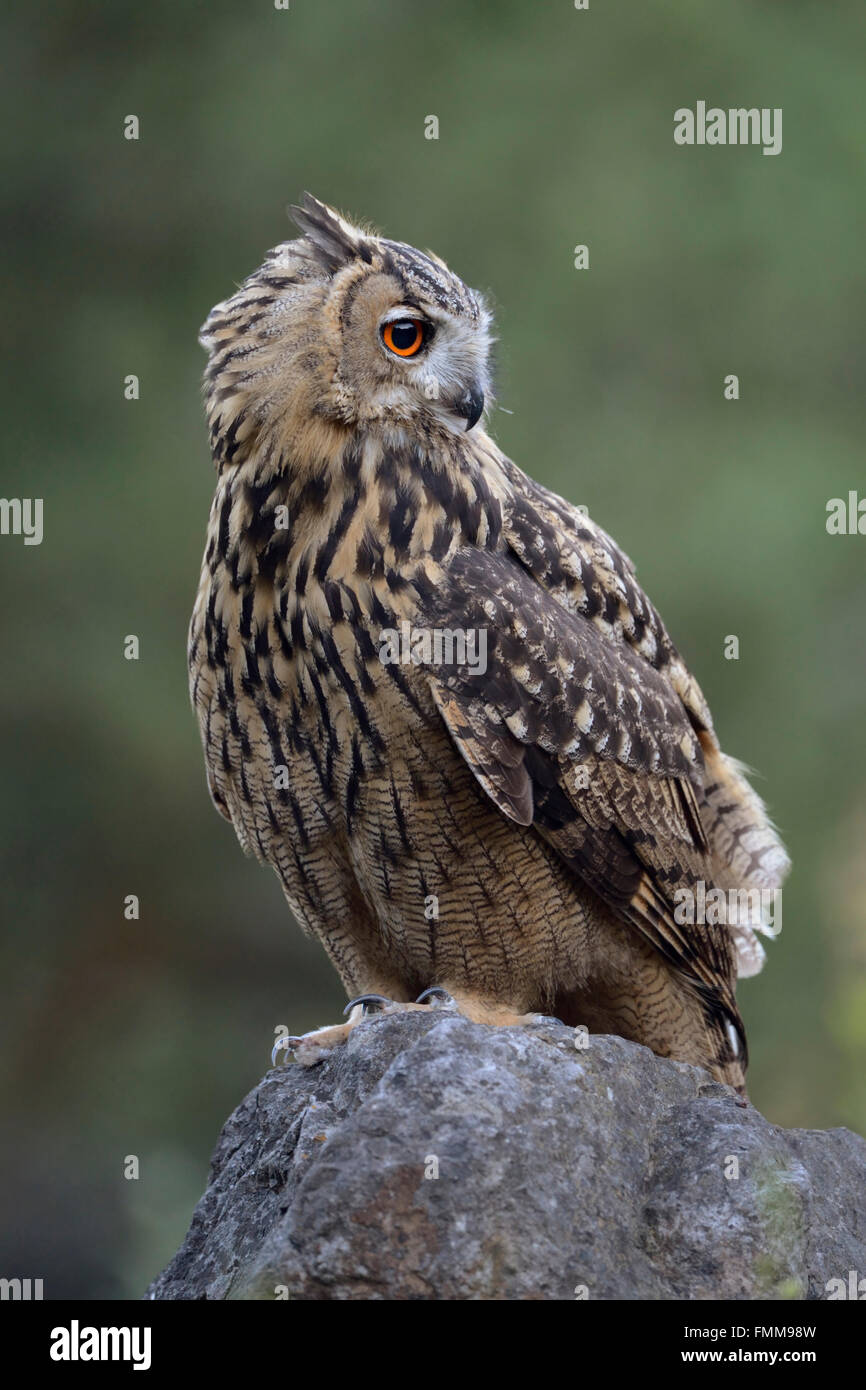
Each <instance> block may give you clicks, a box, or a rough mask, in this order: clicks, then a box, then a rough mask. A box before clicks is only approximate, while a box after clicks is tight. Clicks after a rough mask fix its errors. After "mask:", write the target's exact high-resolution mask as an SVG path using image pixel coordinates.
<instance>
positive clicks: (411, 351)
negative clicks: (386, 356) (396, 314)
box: [382, 319, 427, 357]
mask: <svg viewBox="0 0 866 1390" xmlns="http://www.w3.org/2000/svg"><path fill="white" fill-rule="evenodd" d="M426 337H427V325H426V323H425V322H424V320H423V319H393V320H392V322H391V323H386V324H385V325H384V327H383V328H382V342H383V343H384V344H385V346H386V348H388V350H389V352H395V353H396V354H397V356H398V357H414V356H415V354H416V352H419V351H420V349H421V347H422V346H423V344H424V340H425V338H426Z"/></svg>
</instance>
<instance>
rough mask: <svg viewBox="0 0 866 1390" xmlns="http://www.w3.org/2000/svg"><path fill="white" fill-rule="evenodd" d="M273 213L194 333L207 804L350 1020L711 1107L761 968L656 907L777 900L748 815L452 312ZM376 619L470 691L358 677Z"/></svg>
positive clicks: (483, 340) (732, 931) (771, 857)
mask: <svg viewBox="0 0 866 1390" xmlns="http://www.w3.org/2000/svg"><path fill="white" fill-rule="evenodd" d="M294 216H295V220H296V222H297V224H298V226H299V228H300V230H301V232H302V233H303V237H302V238H301V239H299V240H296V241H292V242H287V243H285V244H283V245H281V246H278V247H277V248H276V249H275V250H274V251H272V252H270V254H269V255H268V257H267V259H266V261H265V263H264V265H263V266H262V267H261V269H260V270H258V271H256V272H255V273H254V274H253V275H251V276H250V277H249V279H248V280H247V281H245V283H244V284H243V285H242V286H241V287H240V289H239V290H238V291H237V293H236V294H234V295H233V296H232V297H231V298H230V299H228V300H226V301H225V302H224V303H222V304H220V305H218V306H217V307H216V308H215V309H214V310H213V312H212V313H211V315H210V317H209V318H208V320H207V322H206V324H205V326H204V328H203V330H202V342H203V344H204V346H205V347H206V348H207V350H208V352H209V355H210V356H209V363H208V367H207V372H206V378H205V380H206V394H207V409H208V417H209V422H210V431H211V444H212V450H213V457H214V462H215V464H216V468H217V473H218V478H217V490H216V495H215V498H214V502H213V507H212V509H211V516H210V524H209V529H208V541H207V549H206V552H205V558H204V565H203V570H202V578H201V585H200V588H199V593H198V598H197V601H196V605H195V610H194V613H193V618H192V625H191V632H190V651H189V655H190V673H191V689H192V696H193V702H194V705H195V708H196V711H197V713H198V717H199V721H200V724H201V729H202V736H203V740H204V747H205V757H206V762H207V768H208V779H209V784H210V788H211V792H212V795H213V798H214V800H215V802H216V804H217V806H218V807H219V809H220V810H221V811H222V813H223V814H224V815H225V816H226V817H227V818H228V819H230V820H231V821H232V824H233V825H234V827H235V830H236V832H237V835H238V837H239V839H240V841H241V844H242V845H243V846H244V848H245V849H247V850H250V851H252V852H253V853H255V854H256V855H257V856H258V857H259V858H260V859H262V860H263V861H265V862H267V863H269V864H271V865H272V867H273V868H274V869H275V870H276V872H277V874H278V876H279V878H280V880H281V882H282V884H283V887H284V890H285V893H286V897H287V898H288V901H289V903H290V905H291V907H292V910H293V912H294V914H295V916H296V917H297V919H298V921H299V922H300V924H301V925H302V926H303V927H304V928H305V930H307V931H309V932H312V933H314V934H315V935H316V936H317V937H318V938H319V939H320V940H321V942H322V944H323V945H324V947H325V949H326V950H327V952H328V954H329V956H330V957H331V959H332V960H333V962H334V964H335V966H336V968H337V970H338V971H339V973H340V976H341V978H342V980H343V983H344V984H345V986H346V989H347V990H348V991H349V993H350V994H353V995H359V994H367V993H376V994H381V995H383V996H386V997H387V998H389V999H391V1000H394V1001H398V1002H402V1003H409V1002H410V1001H412V1000H414V999H416V997H417V996H418V995H419V994H420V993H421V992H422V991H424V990H426V989H428V988H430V987H432V986H441V987H443V988H444V989H445V990H447V991H448V992H449V993H450V994H451V995H452V996H453V998H454V999H455V1000H456V1002H457V1004H458V1006H459V1007H461V1008H462V1009H463V1010H464V1011H465V1012H467V1013H469V1014H470V1016H472V1017H475V1018H478V1019H481V1020H487V1021H491V1022H508V1021H513V1020H514V1019H515V1018H517V1017H521V1018H522V1017H523V1016H524V1015H527V1014H532V1013H533V1012H535V1011H542V1012H544V1013H554V1014H557V1015H558V1016H559V1017H561V1018H563V1019H565V1021H566V1022H569V1023H573V1024H578V1023H583V1024H586V1025H587V1026H588V1027H589V1028H590V1029H591V1030H594V1031H601V1030H604V1031H614V1032H618V1033H621V1034H622V1035H623V1036H626V1037H630V1038H634V1039H636V1040H637V1041H639V1042H643V1043H646V1044H647V1045H648V1046H650V1047H652V1048H653V1049H654V1050H655V1051H656V1052H658V1053H660V1054H662V1055H670V1056H674V1057H678V1058H681V1059H683V1060H687V1061H692V1062H697V1063H700V1064H702V1065H705V1066H707V1067H708V1068H709V1069H710V1070H711V1071H712V1072H713V1073H714V1074H715V1075H716V1076H717V1077H719V1078H721V1079H723V1080H727V1081H729V1082H731V1083H732V1084H734V1085H736V1086H738V1087H742V1085H743V1077H744V1070H745V1063H746V1044H745V1036H744V1032H743V1027H742V1023H741V1021H740V1016H739V1013H738V1011H737V1006H736V1002H735V997H734V987H735V979H736V974H737V961H738V958H739V964H740V973H744V974H750V973H754V971H755V970H756V969H759V968H760V963H761V960H762V951H761V948H760V946H759V944H758V942H757V939H756V937H755V935H754V932H753V930H752V929H751V926H750V925H748V924H742V923H741V924H736V923H731V924H726V923H724V922H722V923H721V924H720V925H716V926H700V925H696V926H689V925H682V924H680V923H679V922H678V921H677V919H676V916H675V910H674V904H675V902H676V901H678V899H677V898H676V896H675V895H676V894H677V892H678V891H679V890H683V889H685V890H691V889H694V888H695V886H696V885H697V884H698V883H705V884H706V885H707V888H708V889H709V888H712V887H713V886H715V887H720V888H724V889H728V888H773V887H775V886H776V885H778V884H779V883H780V881H781V879H782V877H783V876H784V873H785V870H786V867H787V860H786V857H785V853H784V850H783V849H782V847H781V845H780V843H779V841H778V839H777V837H776V835H775V833H774V831H773V829H772V827H771V826H770V824H769V822H768V820H767V818H766V815H765V812H764V809H763V806H762V805H761V802H760V801H759V799H758V798H757V796H756V795H755V793H754V792H753V791H752V789H751V788H750V787H749V785H748V783H747V782H746V781H745V779H744V777H743V775H742V772H741V770H740V768H739V766H738V764H736V763H735V762H734V761H733V760H731V759H729V758H727V757H726V756H725V755H724V754H723V753H722V752H721V751H720V749H719V746H718V743H717V740H716V737H715V734H714V732H713V727H712V722H711V719H710V714H709V710H708V709H707V706H706V703H705V701H704V698H703V696H702V694H701V692H700V690H699V688H698V686H697V684H696V683H695V681H694V679H693V678H692V677H691V676H690V674H689V673H688V671H687V670H686V668H685V666H684V665H683V663H682V661H681V659H680V657H679V656H678V654H677V652H676V650H675V649H674V647H673V645H672V643H671V641H670V639H669V637H668V635H667V633H666V631H665V629H664V627H663V625H662V623H661V620H660V618H659V616H658V614H657V613H656V611H655V609H654V608H653V607H652V605H651V603H650V602H649V600H648V599H647V597H646V595H645V594H644V593H643V591H642V590H641V588H640V586H639V585H638V583H637V580H636V578H635V573H634V568H633V566H632V564H631V562H630V561H629V560H628V559H627V558H626V557H625V556H624V555H623V553H622V552H621V551H620V550H619V549H618V548H617V546H616V545H615V544H614V543H613V541H612V540H611V539H610V537H609V536H607V535H606V534H605V533H604V531H602V530H601V529H600V528H599V527H598V526H596V525H595V524H594V523H593V522H592V521H591V520H590V519H589V518H588V517H587V516H586V515H585V514H584V513H583V512H582V511H579V510H578V509H576V508H574V507H572V506H571V505H570V504H569V503H567V502H565V501H563V500H562V498H560V497H557V496H555V495H554V494H553V493H551V492H549V491H547V490H546V489H545V488H543V487H541V486H539V485H538V484H537V483H535V482H533V481H532V480H531V479H530V478H528V477H527V476H526V475H525V474H524V473H522V472H521V471H520V470H519V469H518V468H517V467H516V466H515V465H514V464H513V463H511V462H510V461H509V460H508V459H506V458H505V457H504V456H503V455H502V454H501V453H500V452H499V450H498V449H497V447H496V445H495V444H494V443H493V441H492V440H491V439H490V438H489V436H488V435H487V434H486V433H485V431H484V429H483V428H482V427H481V425H480V424H478V423H477V420H478V417H479V414H480V412H481V409H482V406H483V404H484V398H485V397H487V398H488V399H489V380H488V353H489V317H488V313H487V310H486V308H485V306H484V303H483V301H482V300H481V298H480V297H479V296H478V295H476V294H474V293H473V292H472V291H471V290H468V289H467V288H466V286H465V285H463V283H462V282H461V281H460V280H459V279H458V278H457V277H456V276H454V275H452V273H451V272H450V271H449V270H448V269H447V267H446V266H445V265H444V264H443V263H442V262H441V261H440V260H438V259H437V258H436V257H434V256H431V255H425V254H423V253H421V252H419V251H415V250H413V249H412V248H411V247H408V246H403V245H400V244H398V243H395V242H391V241H387V240H384V239H382V238H379V237H377V236H375V235H373V234H372V233H368V232H365V231H363V230H361V229H360V228H358V227H355V226H352V225H351V224H349V223H347V222H345V221H344V220H343V219H341V218H339V217H338V216H337V214H336V213H334V212H333V211H332V210H330V209H328V208H326V207H324V206H323V205H322V204H320V203H317V202H316V201H315V200H314V199H312V198H310V197H309V196H307V197H305V200H304V205H303V208H300V209H295V210H294ZM417 342H420V343H421V346H420V347H417V348H416V346H415V344H416V343H417ZM389 344H391V346H389ZM403 624H407V625H409V628H410V629H411V630H412V631H413V632H417V631H421V632H422V633H423V632H425V631H429V630H431V629H434V630H438V631H441V630H448V631H452V632H453V631H454V630H455V629H463V630H466V629H469V630H472V631H475V632H481V631H483V633H484V639H485V641H486V666H485V668H484V669H483V670H482V669H481V668H480V665H479V664H478V663H476V664H475V665H474V666H473V665H472V664H471V663H469V662H468V661H467V660H465V659H464V660H462V661H461V660H460V659H459V658H460V653H456V654H453V653H452V654H451V659H449V658H448V655H446V656H444V657H443V656H442V654H441V653H440V654H438V658H437V657H436V656H435V655H431V653H430V651H425V649H424V647H423V643H422V644H421V646H420V647H418V648H417V649H416V652H415V655H416V658H417V660H416V661H410V662H406V661H397V662H394V661H383V659H382V634H383V633H386V632H389V631H392V630H394V631H406V629H405V628H403V627H402V626H401V625H403ZM360 1013H361V1009H360V1008H358V1009H356V1010H355V1012H354V1014H353V1016H352V1020H350V1025H348V1026H351V1023H352V1022H353V1021H355V1020H356V1019H357V1017H359V1016H360ZM343 1036H345V1028H343V1029H331V1030H327V1032H326V1033H325V1034H323V1035H309V1038H308V1039H307V1040H305V1041H302V1042H300V1043H298V1052H299V1055H303V1054H304V1050H305V1048H306V1055H307V1058H308V1059H309V1058H311V1057H314V1056H316V1055H319V1052H320V1050H321V1048H323V1047H325V1046H328V1045H331V1044H333V1043H336V1042H338V1041H340V1040H341V1038H342V1037H343ZM311 1039H314V1040H316V1041H311Z"/></svg>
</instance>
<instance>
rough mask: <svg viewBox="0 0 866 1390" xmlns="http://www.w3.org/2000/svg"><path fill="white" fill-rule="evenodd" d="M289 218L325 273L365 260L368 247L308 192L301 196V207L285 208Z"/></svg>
mask: <svg viewBox="0 0 866 1390" xmlns="http://www.w3.org/2000/svg"><path fill="white" fill-rule="evenodd" d="M289 216H290V217H291V219H292V221H293V222H294V223H295V226H296V227H297V228H298V230H299V231H300V232H301V233H302V234H303V235H304V236H305V237H306V238H307V240H308V241H310V242H312V246H313V251H314V252H315V255H316V259H317V260H318V261H319V263H320V264H321V265H322V266H323V267H324V269H325V270H327V271H328V272H329V274H331V275H333V274H334V272H335V271H337V270H339V269H340V268H341V267H342V266H344V265H348V264H349V262H350V261H353V260H355V259H356V257H358V256H360V257H361V258H362V259H363V260H365V261H369V259H370V248H369V245H368V243H367V241H366V239H365V238H364V236H363V235H362V234H361V232H359V231H358V229H357V227H353V226H352V225H351V224H350V223H349V222H346V221H345V220H344V219H343V218H342V217H341V216H340V214H339V213H338V212H335V211H334V209H333V208H329V207H328V206H327V204H326V203H320V202H319V200H318V198H314V197H313V195H312V193H305V194H304V196H303V206H302V207H297V206H292V207H290V208H289Z"/></svg>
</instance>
